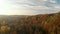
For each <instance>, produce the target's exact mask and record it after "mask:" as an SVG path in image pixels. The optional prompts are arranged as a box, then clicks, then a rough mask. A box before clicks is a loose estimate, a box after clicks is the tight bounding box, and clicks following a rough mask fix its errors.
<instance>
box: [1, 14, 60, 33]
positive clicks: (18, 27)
mask: <svg viewBox="0 0 60 34" xmlns="http://www.w3.org/2000/svg"><path fill="white" fill-rule="evenodd" d="M11 20H12V19H11ZM7 22H8V23H10V25H4V24H3V25H2V26H3V27H2V26H1V30H0V33H1V34H60V13H56V14H40V15H35V16H24V17H23V18H17V19H15V20H14V19H13V21H9V20H8V21H7ZM12 23H13V24H12ZM11 24H12V25H11Z"/></svg>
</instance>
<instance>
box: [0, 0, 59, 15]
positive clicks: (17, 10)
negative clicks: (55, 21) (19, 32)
mask: <svg viewBox="0 0 60 34" xmlns="http://www.w3.org/2000/svg"><path fill="white" fill-rule="evenodd" d="M59 11H60V0H0V15H33V14H45V13H56V12H59Z"/></svg>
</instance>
